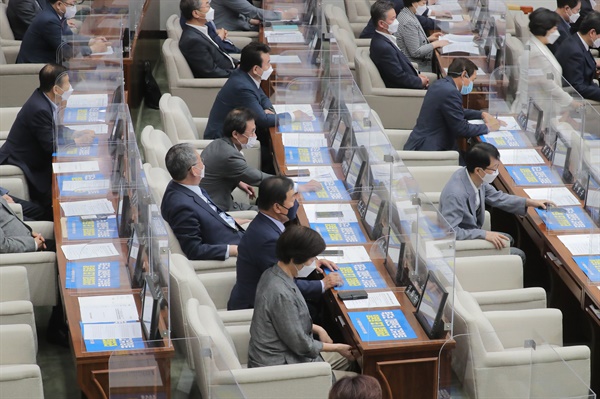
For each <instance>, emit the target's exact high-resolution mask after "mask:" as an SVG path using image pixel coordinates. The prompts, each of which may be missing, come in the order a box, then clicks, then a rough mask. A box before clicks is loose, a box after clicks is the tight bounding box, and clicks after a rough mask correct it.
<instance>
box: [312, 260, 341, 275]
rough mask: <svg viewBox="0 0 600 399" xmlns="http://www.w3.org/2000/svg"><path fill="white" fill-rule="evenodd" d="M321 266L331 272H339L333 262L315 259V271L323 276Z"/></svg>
mask: <svg viewBox="0 0 600 399" xmlns="http://www.w3.org/2000/svg"><path fill="white" fill-rule="evenodd" d="M323 266H325V267H326V268H328V269H329V270H331V271H332V272H334V271H336V270H339V267H338V265H336V264H335V262H332V261H330V260H327V259H317V270H318V271H320V272H321V273H323V274H325V273H324V272H323Z"/></svg>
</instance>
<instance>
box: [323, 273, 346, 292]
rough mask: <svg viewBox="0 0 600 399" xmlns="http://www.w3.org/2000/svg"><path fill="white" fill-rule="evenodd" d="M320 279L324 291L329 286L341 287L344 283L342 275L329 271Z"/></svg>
mask: <svg viewBox="0 0 600 399" xmlns="http://www.w3.org/2000/svg"><path fill="white" fill-rule="evenodd" d="M321 281H322V282H323V285H324V286H325V291H327V290H328V289H330V288H335V287H341V286H342V285H344V280H343V279H342V276H340V275H339V273H329V274H328V275H327V276H325V277H324V278H323V280H321Z"/></svg>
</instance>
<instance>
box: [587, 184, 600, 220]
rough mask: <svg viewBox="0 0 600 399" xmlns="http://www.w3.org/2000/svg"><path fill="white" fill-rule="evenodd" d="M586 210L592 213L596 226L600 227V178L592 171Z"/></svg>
mask: <svg viewBox="0 0 600 399" xmlns="http://www.w3.org/2000/svg"><path fill="white" fill-rule="evenodd" d="M585 210H586V211H587V212H588V213H589V214H590V217H591V218H592V220H594V223H596V226H598V227H600V179H599V178H598V176H595V175H594V173H591V172H590V174H589V178H588V184H587V195H586V197H585Z"/></svg>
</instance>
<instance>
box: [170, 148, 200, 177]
mask: <svg viewBox="0 0 600 399" xmlns="http://www.w3.org/2000/svg"><path fill="white" fill-rule="evenodd" d="M165 163H166V164H167V170H168V171H169V174H170V175H171V177H172V178H173V180H175V181H181V180H183V179H185V178H186V176H187V174H188V171H189V170H190V168H191V167H192V166H194V165H195V164H196V163H198V158H197V157H196V149H195V148H194V146H192V145H191V144H190V143H181V144H175V145H174V146H173V147H171V148H170V149H169V151H167V155H166V156H165Z"/></svg>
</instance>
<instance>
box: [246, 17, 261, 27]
mask: <svg viewBox="0 0 600 399" xmlns="http://www.w3.org/2000/svg"><path fill="white" fill-rule="evenodd" d="M248 22H250V25H260V20H259V19H254V18H252V19H250V20H249V21H248Z"/></svg>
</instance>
